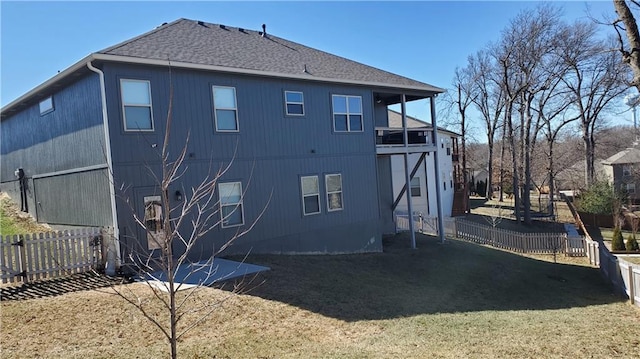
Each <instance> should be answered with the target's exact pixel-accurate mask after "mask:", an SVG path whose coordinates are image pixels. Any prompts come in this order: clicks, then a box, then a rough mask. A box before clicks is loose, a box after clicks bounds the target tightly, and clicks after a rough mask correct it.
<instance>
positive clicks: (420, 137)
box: [376, 127, 433, 146]
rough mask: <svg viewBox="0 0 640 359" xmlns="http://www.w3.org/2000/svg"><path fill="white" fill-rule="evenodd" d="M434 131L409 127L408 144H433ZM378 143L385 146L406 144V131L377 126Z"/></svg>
mask: <svg viewBox="0 0 640 359" xmlns="http://www.w3.org/2000/svg"><path fill="white" fill-rule="evenodd" d="M432 139H433V131H432V130H425V129H408V130H407V140H408V143H407V145H433V141H432ZM376 144H377V145H383V146H404V145H405V143H404V131H403V129H401V128H389V127H376Z"/></svg>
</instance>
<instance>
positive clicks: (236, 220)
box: [218, 182, 244, 228]
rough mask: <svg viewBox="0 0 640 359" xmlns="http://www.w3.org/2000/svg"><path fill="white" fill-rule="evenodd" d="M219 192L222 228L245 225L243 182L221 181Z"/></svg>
mask: <svg viewBox="0 0 640 359" xmlns="http://www.w3.org/2000/svg"><path fill="white" fill-rule="evenodd" d="M218 193H219V195H220V213H221V215H222V228H225V227H235V226H240V225H243V224H244V210H243V207H242V183H241V182H228V183H220V184H218Z"/></svg>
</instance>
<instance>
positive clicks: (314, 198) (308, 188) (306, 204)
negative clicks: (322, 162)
mask: <svg viewBox="0 0 640 359" xmlns="http://www.w3.org/2000/svg"><path fill="white" fill-rule="evenodd" d="M300 182H301V184H302V213H303V214H304V215H305V216H308V215H311V214H318V213H320V182H319V180H318V176H304V177H301V178H300Z"/></svg>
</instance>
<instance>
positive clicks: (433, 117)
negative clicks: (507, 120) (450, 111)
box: [403, 95, 444, 243]
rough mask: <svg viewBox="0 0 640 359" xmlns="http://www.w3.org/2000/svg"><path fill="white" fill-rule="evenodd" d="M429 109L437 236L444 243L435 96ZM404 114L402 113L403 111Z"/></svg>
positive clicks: (431, 99)
mask: <svg viewBox="0 0 640 359" xmlns="http://www.w3.org/2000/svg"><path fill="white" fill-rule="evenodd" d="M429 100H430V107H431V125H432V126H433V142H435V145H436V152H435V153H434V156H433V164H434V167H435V172H436V176H435V178H436V204H437V207H438V234H439V238H440V242H441V243H444V220H443V219H442V194H441V193H440V191H441V190H440V188H441V187H440V186H442V183H441V181H440V165H439V163H438V162H439V160H438V157H439V155H438V153H439V152H440V144H439V143H438V123H437V121H436V95H432V96H431V97H429ZM403 112H404V111H403Z"/></svg>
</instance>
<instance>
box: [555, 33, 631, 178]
mask: <svg viewBox="0 0 640 359" xmlns="http://www.w3.org/2000/svg"><path fill="white" fill-rule="evenodd" d="M592 31H593V30H591V29H589V28H588V25H586V24H576V25H575V26H574V32H575V33H577V34H578V36H575V37H574V39H573V48H572V49H571V51H572V54H571V56H565V57H564V61H565V62H566V64H567V65H568V66H569V73H570V74H569V75H568V76H565V77H563V81H564V82H565V85H566V87H567V88H568V89H569V91H571V98H572V101H573V105H574V107H575V110H576V112H577V113H578V119H579V122H580V128H581V132H582V140H583V143H584V152H585V185H586V186H587V187H588V186H589V185H591V184H592V183H593V182H594V180H595V145H596V142H595V137H594V133H595V131H596V129H597V127H598V126H599V125H601V123H602V121H603V118H602V116H601V115H602V114H603V113H605V112H606V110H607V109H609V108H611V107H612V106H613V105H614V102H613V101H614V99H617V98H619V97H620V96H621V95H622V94H623V93H624V92H625V91H626V89H627V86H626V85H625V82H626V81H627V78H628V71H627V69H626V68H625V67H624V66H623V65H622V61H621V56H620V54H619V53H617V52H614V51H608V49H609V46H608V45H607V43H606V42H602V41H597V40H595V39H594V37H593V36H592V35H590V34H591V33H592Z"/></svg>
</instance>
